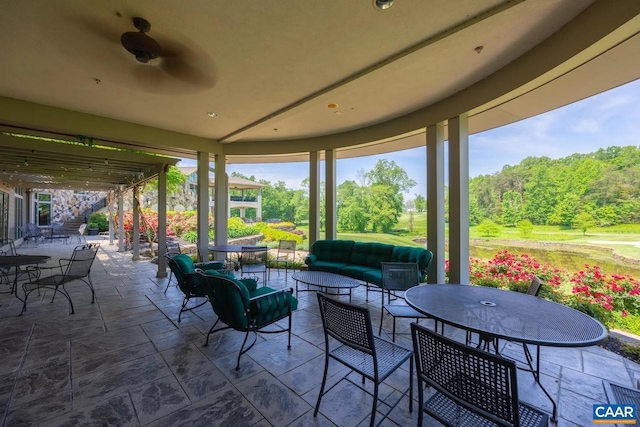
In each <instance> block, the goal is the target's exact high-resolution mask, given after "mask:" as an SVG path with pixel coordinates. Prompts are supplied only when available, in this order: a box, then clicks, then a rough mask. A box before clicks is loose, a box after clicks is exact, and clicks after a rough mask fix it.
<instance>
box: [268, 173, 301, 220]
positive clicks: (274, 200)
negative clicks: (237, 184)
mask: <svg viewBox="0 0 640 427" xmlns="http://www.w3.org/2000/svg"><path fill="white" fill-rule="evenodd" d="M260 183H261V184H264V185H265V187H263V188H262V217H263V218H280V219H281V220H283V221H290V222H294V221H295V209H296V208H295V206H294V205H293V203H292V201H293V193H294V191H293V190H291V189H288V188H287V187H286V183H285V182H284V181H278V182H277V183H276V184H275V185H272V184H271V183H270V182H269V181H265V180H260Z"/></svg>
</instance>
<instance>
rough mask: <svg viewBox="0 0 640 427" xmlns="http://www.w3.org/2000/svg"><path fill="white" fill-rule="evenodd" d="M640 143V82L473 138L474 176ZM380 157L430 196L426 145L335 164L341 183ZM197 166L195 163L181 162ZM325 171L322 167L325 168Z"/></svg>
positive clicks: (246, 167) (258, 168)
mask: <svg viewBox="0 0 640 427" xmlns="http://www.w3.org/2000/svg"><path fill="white" fill-rule="evenodd" d="M639 144H640V80H637V81H635V82H631V83H628V84H626V85H624V86H620V87H618V88H615V89H612V90H610V91H607V92H604V93H601V94H598V95H595V96H592V97H591V98H588V99H585V100H583V101H579V102H576V103H574V104H571V105H567V106H565V107H562V108H558V109H556V110H553V111H550V112H548V113H545V114H541V115H539V116H536V117H532V118H530V119H526V120H522V121H520V122H517V123H513V124H511V125H508V126H503V127H501V128H498V129H493V130H489V131H486V132H482V133H478V134H475V135H471V136H470V137H469V159H470V160H469V172H470V176H471V177H475V176H478V175H485V174H493V173H496V172H499V171H500V170H501V169H502V167H503V166H505V165H516V164H518V163H520V161H522V160H523V159H525V158H526V157H529V156H534V157H539V156H547V157H550V158H553V159H557V158H561V157H566V156H568V155H571V154H573V153H590V152H593V151H596V150H598V149H599V148H605V147H609V146H612V145H617V146H626V145H639ZM380 159H388V160H390V161H391V160H392V161H394V162H395V163H396V164H397V165H398V166H400V167H401V168H403V169H404V170H405V171H406V172H407V174H408V175H409V177H411V178H412V179H413V180H414V181H416V182H417V185H416V186H415V187H414V188H413V189H412V190H410V191H409V192H408V195H407V198H413V195H414V194H416V193H417V194H422V195H426V173H425V171H424V169H425V163H426V151H425V148H424V147H420V148H414V149H410V150H404V151H398V152H395V153H389V154H382V155H375V156H367V157H360V158H356V159H344V160H338V162H337V171H336V174H337V182H338V184H341V183H343V182H344V181H347V180H354V181H357V172H358V170H365V171H369V170H371V169H373V167H374V166H375V164H376V163H377V162H378V160H380ZM182 164H183V165H185V164H195V162H193V161H188V162H182ZM322 169H324V167H323V166H322ZM227 172H228V173H229V174H231V173H232V172H239V173H241V174H244V175H247V176H251V175H253V176H255V177H256V179H264V180H267V181H270V182H271V183H276V182H278V181H284V182H285V183H286V186H287V187H288V188H295V189H297V188H300V184H301V182H302V180H304V179H305V178H306V177H307V176H309V166H308V164H307V163H304V162H300V163H277V164H267V163H265V164H243V165H233V164H230V165H227Z"/></svg>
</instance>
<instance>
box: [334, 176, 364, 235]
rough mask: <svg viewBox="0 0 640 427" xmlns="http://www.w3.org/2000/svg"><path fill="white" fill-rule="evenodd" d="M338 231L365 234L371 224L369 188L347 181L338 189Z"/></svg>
mask: <svg viewBox="0 0 640 427" xmlns="http://www.w3.org/2000/svg"><path fill="white" fill-rule="evenodd" d="M336 193H337V194H336V200H337V203H338V208H337V213H338V221H337V222H338V229H339V230H343V231H356V232H359V233H363V232H364V231H365V230H366V227H367V223H368V222H369V215H368V213H367V205H368V198H367V197H366V193H367V188H363V187H360V186H359V185H358V184H357V183H356V182H355V181H345V182H343V183H342V184H340V185H339V186H338V187H337V188H336Z"/></svg>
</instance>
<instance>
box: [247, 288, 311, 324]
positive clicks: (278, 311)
mask: <svg viewBox="0 0 640 427" xmlns="http://www.w3.org/2000/svg"><path fill="white" fill-rule="evenodd" d="M297 308H298V300H297V299H296V298H294V297H293V289H292V288H289V289H280V290H277V291H273V292H269V293H266V294H262V295H259V296H256V297H253V298H250V299H249V310H248V313H247V314H248V316H250V317H251V318H252V320H250V321H254V322H255V323H256V325H258V326H262V325H267V324H269V323H271V322H273V321H276V320H278V319H281V318H283V317H285V316H288V315H290V314H291V312H292V311H293V310H295V309H297Z"/></svg>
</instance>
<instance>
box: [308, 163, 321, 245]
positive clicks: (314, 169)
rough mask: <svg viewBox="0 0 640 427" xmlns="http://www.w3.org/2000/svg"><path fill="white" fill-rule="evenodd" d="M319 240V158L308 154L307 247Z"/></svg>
mask: <svg viewBox="0 0 640 427" xmlns="http://www.w3.org/2000/svg"><path fill="white" fill-rule="evenodd" d="M319 238H320V157H319V156H318V152H317V151H311V152H310V153H309V247H311V245H312V244H313V242H315V241H316V240H318V239H319Z"/></svg>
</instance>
